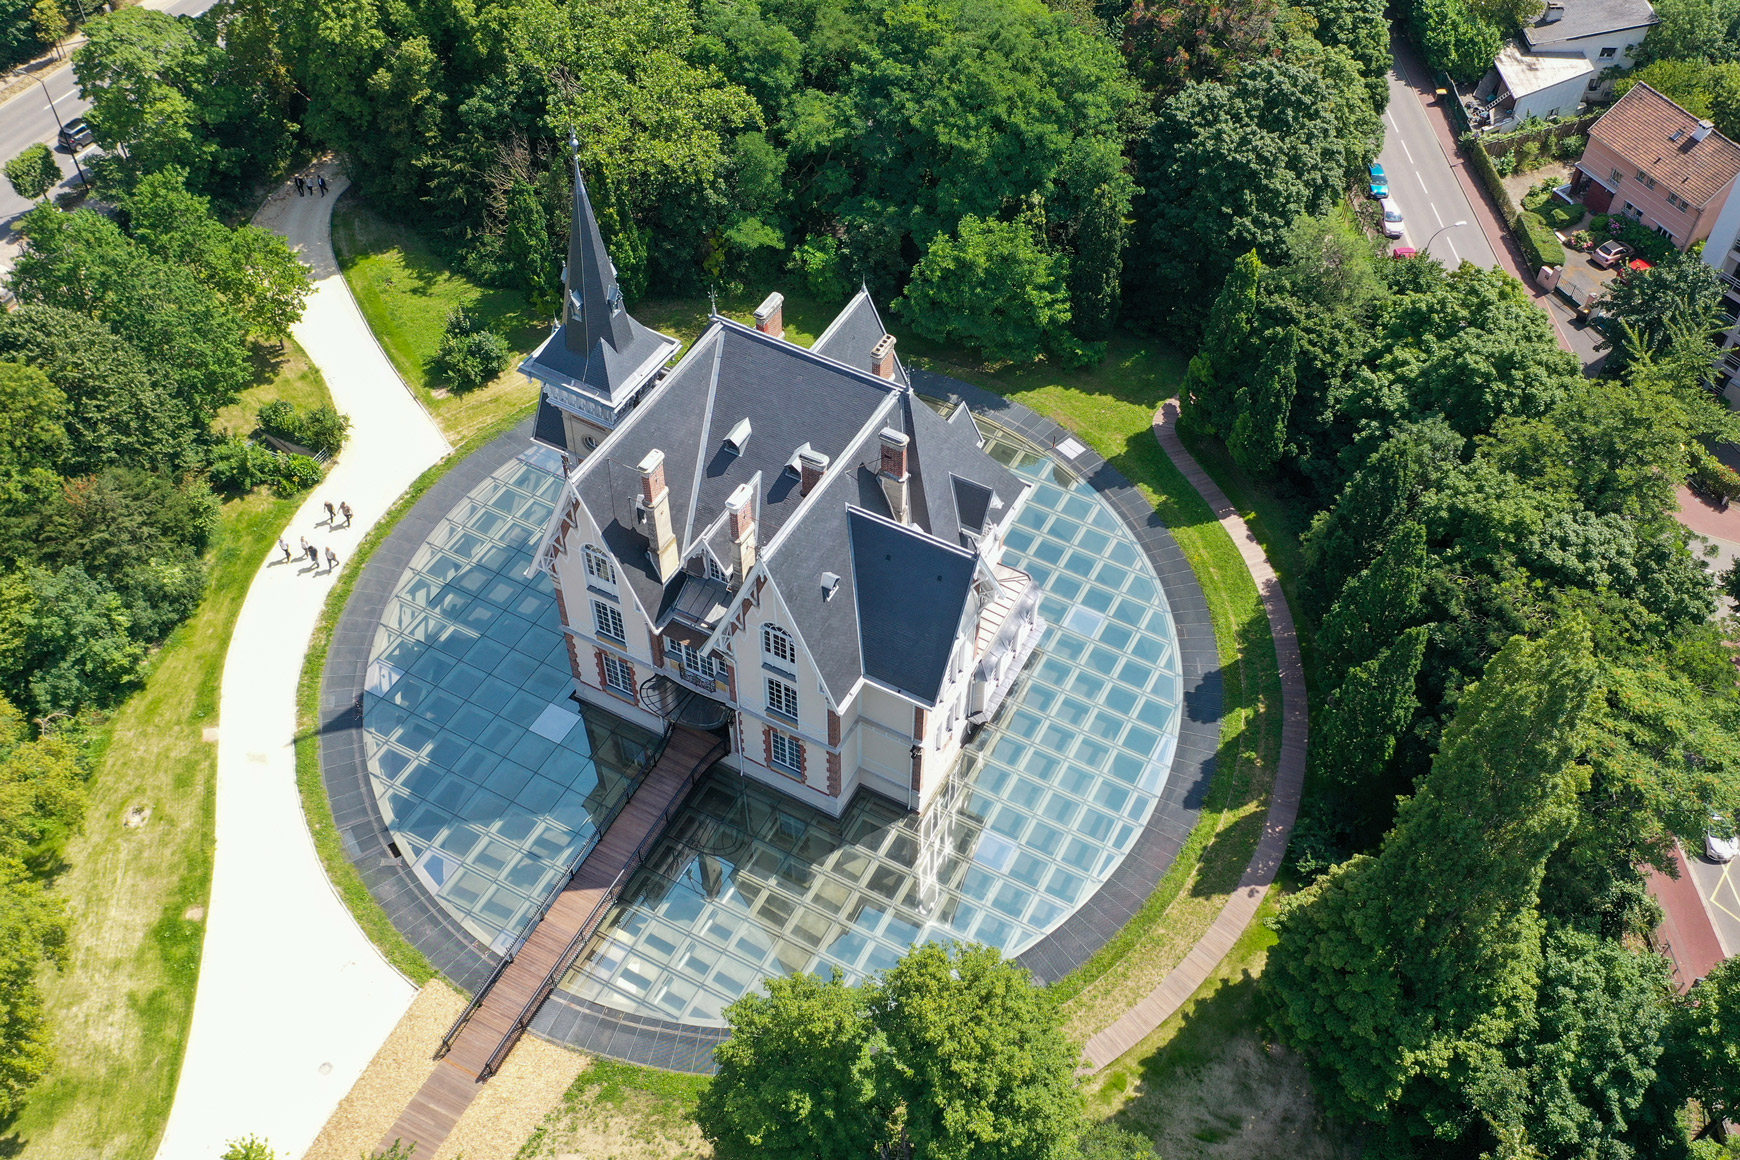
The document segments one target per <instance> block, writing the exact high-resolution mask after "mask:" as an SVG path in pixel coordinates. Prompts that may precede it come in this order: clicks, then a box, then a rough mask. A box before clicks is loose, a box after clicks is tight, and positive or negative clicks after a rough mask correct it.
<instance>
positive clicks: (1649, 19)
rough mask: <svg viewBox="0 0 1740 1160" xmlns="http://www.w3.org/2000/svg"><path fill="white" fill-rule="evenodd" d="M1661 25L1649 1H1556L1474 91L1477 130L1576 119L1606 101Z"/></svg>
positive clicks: (1495, 62) (1472, 111) (1508, 46)
mask: <svg viewBox="0 0 1740 1160" xmlns="http://www.w3.org/2000/svg"><path fill="white" fill-rule="evenodd" d="M1658 19H1659V18H1658V17H1657V16H1656V14H1655V9H1653V8H1651V7H1650V5H1649V0H1563V2H1560V0H1554V2H1552V3H1549V4H1547V5H1546V6H1545V7H1544V8H1543V9H1542V11H1541V14H1540V15H1539V16H1537V17H1536V18H1535V19H1534V20H1533V21H1531V22H1529V23H1528V24H1525V25H1524V26H1523V28H1522V36H1521V42H1520V43H1517V42H1511V43H1508V44H1506V45H1505V46H1504V48H1503V49H1501V50H1500V51H1499V54H1498V56H1497V57H1496V58H1495V59H1494V60H1493V67H1492V69H1491V71H1489V72H1488V73H1487V74H1486V76H1485V77H1484V78H1482V80H1481V82H1480V84H1479V85H1477V86H1476V88H1475V90H1474V94H1473V97H1474V100H1473V101H1472V102H1471V104H1470V114H1471V116H1472V118H1473V120H1474V122H1475V124H1476V126H1477V127H1480V128H1484V129H1488V130H1492V131H1498V132H1502V131H1505V130H1509V129H1514V128H1516V127H1517V126H1518V125H1519V124H1521V123H1522V122H1523V121H1526V120H1528V119H1529V118H1530V117H1538V118H1540V119H1541V120H1547V119H1549V118H1551V117H1569V116H1573V115H1575V114H1576V113H1577V111H1578V110H1579V109H1580V108H1581V107H1582V106H1583V103H1584V102H1585V101H1589V100H1593V99H1596V98H1599V97H1604V96H1605V95H1606V94H1607V93H1608V91H1609V90H1611V88H1612V86H1613V77H1614V75H1615V74H1616V73H1617V72H1619V71H1622V70H1624V69H1628V68H1630V67H1631V66H1632V64H1633V63H1634V60H1633V53H1634V52H1635V50H1636V48H1637V46H1638V45H1639V44H1640V43H1642V42H1643V39H1644V37H1645V36H1647V35H1648V34H1649V30H1650V27H1651V26H1653V25H1654V24H1655V23H1656V22H1657V20H1658Z"/></svg>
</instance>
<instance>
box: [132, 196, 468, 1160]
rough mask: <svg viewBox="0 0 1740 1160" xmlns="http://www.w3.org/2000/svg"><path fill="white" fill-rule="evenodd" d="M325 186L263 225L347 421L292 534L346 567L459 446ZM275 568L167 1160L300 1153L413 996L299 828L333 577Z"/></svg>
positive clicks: (226, 765)
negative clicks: (266, 1149) (389, 513)
mask: <svg viewBox="0 0 1740 1160" xmlns="http://www.w3.org/2000/svg"><path fill="white" fill-rule="evenodd" d="M326 173H327V180H328V182H329V183H330V185H331V191H330V192H329V193H328V195H327V196H326V197H325V198H320V197H302V198H298V197H297V196H296V192H295V189H294V188H293V187H285V188H284V189H280V190H279V191H278V192H276V193H274V194H273V195H272V196H271V198H269V199H268V200H267V202H266V204H265V205H264V206H263V207H261V209H260V212H259V213H258V214H257V215H256V216H255V218H254V221H255V222H256V224H259V225H262V226H265V227H267V228H268V229H271V230H273V231H275V232H276V233H279V234H282V235H284V236H285V237H286V238H288V239H289V241H290V243H291V245H292V247H293V248H295V249H296V250H298V251H299V252H300V253H301V255H302V258H303V260H304V261H305V262H308V263H309V264H310V265H311V266H312V267H313V278H314V291H313V293H312V294H310V295H309V298H308V309H307V313H306V314H304V315H303V318H302V321H301V322H300V323H299V324H297V326H296V327H295V331H294V333H295V336H296V341H297V342H299V343H301V344H302V348H303V349H304V350H306V351H307V352H308V356H309V358H311V359H312V360H313V361H314V364H315V365H316V366H318V367H319V368H320V371H321V373H322V374H324V375H325V376H326V385H327V387H328V388H329V389H330V390H331V391H332V398H333V402H334V404H335V405H336V406H337V407H338V409H339V410H340V411H342V412H344V413H345V414H348V415H349V416H350V418H351V429H350V442H349V444H348V445H347V446H346V448H345V450H344V452H343V454H342V455H341V456H340V457H339V459H338V461H337V462H336V464H335V465H334V466H333V469H332V471H331V473H330V474H329V475H328V476H327V479H326V482H325V483H324V484H323V485H322V486H321V487H320V488H318V489H317V490H316V491H315V492H314V493H313V494H312V495H310V496H309V498H308V502H307V503H305V504H303V505H302V507H301V509H300V510H298V511H297V513H296V516H295V518H294V519H293V520H292V521H291V523H290V526H289V528H288V529H287V530H286V531H285V537H286V538H287V539H288V540H289V542H290V546H291V548H292V550H294V549H295V548H296V547H297V539H298V537H300V536H307V537H308V539H309V541H310V542H311V543H314V544H316V545H317V546H319V547H321V548H322V549H324V548H326V547H327V546H328V545H330V546H331V547H332V548H333V550H334V551H336V552H337V553H338V555H339V557H340V558H341V559H348V558H349V556H350V554H351V552H352V551H354V550H355V548H356V545H357V543H358V541H360V540H361V539H362V536H363V534H364V533H365V532H366V531H367V530H368V529H369V527H370V526H371V525H372V524H373V523H374V521H375V518H376V517H377V516H378V515H379V514H380V513H381V512H383V511H385V510H386V509H387V507H388V506H389V505H390V504H391V503H392V502H393V501H394V500H395V499H397V498H398V496H399V495H400V493H402V492H403V491H404V490H405V488H406V487H408V486H409V485H410V484H411V482H412V481H413V480H415V479H416V478H417V476H418V475H420V474H421V473H422V472H423V471H424V470H425V469H426V468H428V467H429V466H430V465H431V464H433V463H435V462H436V461H438V460H439V459H440V458H441V457H442V456H444V455H445V454H447V452H448V451H449V450H451V448H449V447H448V445H447V440H446V439H444V438H443V437H442V435H441V432H440V430H439V429H438V428H437V427H436V426H435V423H434V420H433V419H431V418H430V417H429V414H428V412H426V411H425V410H424V409H423V407H422V406H421V404H420V403H419V402H418V401H417V399H416V397H415V396H414V395H413V394H412V393H411V391H410V389H409V388H408V387H406V386H405V384H404V382H403V380H401V379H400V378H399V376H398V374H397V372H395V371H394V370H393V366H392V364H391V363H390V362H388V361H387V358H386V356H385V355H384V354H383V353H382V352H381V349H380V347H379V346H378V345H377V344H376V342H375V339H374V336H373V335H372V334H371V333H370V332H369V328H368V326H367V324H366V323H365V322H364V321H363V318H362V315H361V313H360V312H358V310H357V307H356V302H355V301H354V300H353V299H352V298H351V295H350V290H349V288H348V287H347V286H346V285H345V282H344V279H343V277H342V276H341V275H340V274H339V271H338V265H337V263H336V262H335V261H334V259H333V254H332V242H331V216H332V205H333V203H334V202H335V201H337V200H338V195H339V194H340V193H341V192H343V190H344V189H345V186H346V184H347V182H346V180H345V179H344V178H343V177H341V176H337V175H336V174H335V173H334V172H333V171H332V169H331V168H330V167H329V168H327V169H326ZM324 500H331V501H332V502H333V503H334V504H335V505H336V504H337V503H338V502H339V501H341V500H343V501H347V502H349V504H350V505H351V507H352V508H353V509H354V511H355V513H356V517H355V522H354V523H353V524H352V525H351V526H349V527H344V526H342V524H341V526H340V527H338V528H336V529H334V528H329V527H327V526H326V523H325V520H326V512H325V509H324V508H323V507H322V506H321V504H322V501H324ZM281 558H282V557H281V554H280V553H278V552H276V551H274V552H272V553H271V558H270V559H268V560H267V561H263V562H262V564H261V567H260V571H259V574H258V575H257V576H255V578H254V583H253V585H252V587H250V588H249V589H248V597H247V601H246V602H245V603H244V604H243V605H242V610H241V614H240V616H239V618H238V619H237V621H236V628H235V634H234V636H232V637H231V639H230V650H229V655H228V657H227V658H226V660H225V662H224V678H223V693H222V702H221V704H220V718H219V720H220V725H219V729H218V753H217V853H216V863H215V865H214V867H213V871H212V887H211V902H210V905H209V907H208V908H207V915H208V918H207V923H208V925H207V929H206V935H205V951H204V956H203V958H202V960H201V965H200V976H199V990H198V993H197V995H196V997H195V1001H194V1008H193V1027H192V1031H191V1033H190V1035H189V1037H188V1042H187V1055H186V1057H185V1059H184V1060H183V1061H182V1066H181V1079H180V1084H179V1086H178V1087H177V1089H176V1093H175V1105H174V1107H173V1108H172V1109H171V1111H170V1116H169V1125H168V1128H167V1130H166V1131H165V1133H164V1137H163V1143H162V1144H161V1145H160V1146H159V1148H158V1151H157V1155H158V1157H159V1158H160V1160H215V1158H216V1157H217V1156H219V1155H221V1154H222V1152H223V1151H224V1148H225V1144H226V1142H227V1141H229V1140H232V1139H235V1138H237V1137H239V1136H246V1135H250V1134H252V1135H258V1136H260V1137H262V1138H263V1139H265V1140H267V1141H268V1142H269V1143H270V1144H271V1145H272V1147H273V1148H274V1149H275V1150H276V1151H277V1153H278V1155H280V1156H288V1157H296V1156H300V1155H301V1154H302V1153H303V1152H304V1151H306V1150H307V1148H308V1146H309V1144H310V1143H312V1142H313V1140H314V1137H315V1136H316V1134H318V1133H319V1131H320V1128H321V1125H322V1124H324V1123H325V1122H326V1119H327V1117H328V1116H329V1115H330V1114H331V1112H332V1110H333V1108H335V1107H336V1106H337V1105H338V1101H339V1100H340V1099H341V1098H342V1097H343V1096H344V1094H345V1092H347V1091H349V1090H350V1086H351V1084H352V1083H353V1082H354V1081H355V1080H356V1078H357V1076H358V1075H360V1074H361V1073H362V1070H363V1068H364V1067H365V1066H366V1065H367V1063H368V1061H369V1059H370V1058H371V1057H372V1056H373V1055H374V1053H375V1051H376V1049H377V1048H379V1047H380V1045H381V1043H382V1042H383V1041H384V1040H385V1039H386V1037H387V1035H388V1033H389V1032H390V1031H391V1030H392V1028H393V1025H394V1024H395V1023H397V1022H398V1020H399V1017H400V1015H402V1014H403V1013H404V1011H405V1009H406V1008H407V1007H408V1006H409V1005H410V1003H411V998H412V996H413V995H414V994H415V989H414V988H413V987H412V986H411V984H410V983H409V982H408V981H407V980H406V979H405V978H404V977H403V976H401V975H400V974H398V972H396V971H394V970H393V969H392V968H391V967H390V966H388V965H387V962H386V960H384V959H383V958H381V956H380V954H379V953H377V952H376V950H375V948H374V946H373V945H372V944H371V943H370V942H369V941H368V939H367V938H366V937H365V936H364V935H363V933H362V931H361V930H360V929H358V927H357V925H356V923H355V922H354V921H352V919H351V916H350V912H349V911H348V910H346V909H345V907H344V904H343V903H342V902H340V901H339V899H338V897H337V895H335V894H334V893H333V890H332V887H331V885H330V884H329V883H328V881H327V877H326V872H325V870H324V869H322V867H321V864H320V859H319V857H318V856H317V855H316V854H315V851H314V844H313V842H312V840H311V839H310V838H309V834H308V829H307V826H306V825H305V824H304V822H303V818H302V805H301V801H300V799H299V798H298V796H297V792H296V755H295V749H294V736H295V731H296V682H297V678H298V676H299V675H300V674H301V671H302V657H303V654H304V653H305V652H306V651H307V648H308V641H309V636H310V634H311V633H312V632H313V629H314V622H315V619H316V618H317V617H318V616H319V615H320V610H321V607H322V606H323V605H324V604H325V601H326V597H327V593H328V592H329V591H330V590H331V587H332V581H333V576H332V574H331V573H329V572H328V571H327V570H326V568H325V567H324V565H323V566H322V567H321V568H320V569H319V570H314V569H311V568H310V567H309V566H308V565H307V563H306V562H304V561H301V560H295V561H292V562H291V563H288V564H285V563H279V562H278V561H279V560H280V559H281Z"/></svg>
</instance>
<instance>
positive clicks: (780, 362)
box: [535, 183, 1044, 816]
mask: <svg viewBox="0 0 1740 1160" xmlns="http://www.w3.org/2000/svg"><path fill="white" fill-rule="evenodd" d="M577 187H578V183H577ZM582 198H583V195H582ZM582 198H577V199H576V200H577V208H576V214H577V215H578V216H579V217H581V218H585V217H587V216H589V214H590V210H589V208H588V207H586V206H585V205H584V202H583V200H582ZM578 232H579V233H580V234H581V239H582V249H583V250H585V249H591V248H595V249H596V253H595V254H589V253H584V252H583V253H580V254H578V255H576V256H574V257H571V258H570V260H569V266H570V270H574V269H581V270H593V269H596V270H601V271H602V270H606V269H608V268H609V263H608V257H607V256H606V255H605V254H604V253H603V249H602V243H601V242H599V241H597V239H596V236H595V233H594V231H593V230H592V228H591V225H590V223H589V222H587V221H581V222H580V229H579V230H578ZM597 289H598V287H596V286H594V287H589V288H588V290H587V293H589V294H590V293H593V292H596V291H597ZM602 290H603V293H604V294H605V296H606V301H615V300H617V299H612V298H611V297H610V295H611V292H612V291H613V290H614V283H613V282H611V283H607V284H606V285H604V286H603V287H602ZM584 304H585V299H584V298H583V299H582V301H581V303H580V304H578V305H577V306H576V308H575V311H576V315H578V313H579V311H580V307H582V306H584ZM783 305H784V304H783V300H782V298H781V296H780V295H778V294H773V295H770V296H769V297H768V299H767V301H766V302H764V303H763V304H762V308H761V309H760V310H758V311H757V312H756V316H755V317H756V324H755V325H754V326H747V325H744V324H741V323H738V322H735V321H732V320H731V319H728V318H724V317H722V316H719V315H717V314H715V315H714V316H713V317H712V318H710V319H709V321H708V324H707V328H706V330H705V331H704V332H703V333H702V334H701V336H700V338H698V339H697V340H696V342H695V345H694V346H693V347H691V348H690V349H689V351H688V352H687V353H686V354H685V355H684V356H683V358H682V359H681V360H680V361H679V362H678V363H677V364H676V366H675V367H673V368H672V369H671V370H670V372H669V373H668V374H665V375H664V376H663V377H662V378H660V379H659V380H658V381H657V382H656V384H655V385H652V386H651V387H650V389H647V388H646V387H644V386H640V387H623V386H622V385H621V384H619V383H618V382H617V381H616V380H615V379H613V378H611V377H610V376H611V375H614V374H619V373H620V374H624V375H630V374H642V373H643V371H642V368H644V366H645V364H646V361H647V360H650V359H651V358H652V357H653V351H652V347H651V346H650V344H649V345H648V346H647V350H648V352H649V353H648V355H647V356H646V359H645V360H640V361H638V362H637V360H635V359H633V358H629V359H620V360H614V361H613V360H609V359H608V358H607V360H606V365H605V370H604V372H603V374H604V377H603V378H602V379H601V380H599V381H596V382H593V381H590V380H588V385H589V386H591V387H593V390H594V392H595V393H594V395H593V396H592V397H596V398H605V397H608V398H613V399H614V398H619V397H624V395H625V394H632V393H635V392H641V391H644V397H643V398H641V400H640V402H639V403H638V405H637V406H634V407H633V408H632V409H629V410H625V411H623V412H621V413H619V414H618V415H617V416H616V417H615V422H614V427H613V429H612V430H611V431H610V433H609V434H608V435H607V436H606V437H605V438H603V439H602V440H600V442H599V445H598V446H597V448H596V449H595V450H593V451H592V453H591V454H590V455H589V456H588V457H587V458H586V459H585V460H584V461H582V462H581V463H580V464H579V465H578V466H577V467H575V468H574V469H572V470H571V472H570V474H569V476H568V480H567V484H566V487H565V490H564V492H563V495H562V498H561V500H560V501H559V503H558V504H557V507H556V509H555V512H554V513H553V515H552V516H551V519H550V523H549V526H548V528H547V529H546V532H545V535H544V539H543V542H542V544H541V545H540V547H539V550H538V553H537V557H536V561H537V563H536V565H535V566H536V567H539V568H542V569H544V570H545V571H547V572H548V573H549V574H550V575H551V576H552V577H553V579H554V581H555V586H556V595H557V603H558V607H559V609H560V610H561V617H562V622H563V628H564V630H565V633H566V639H567V642H568V653H569V659H570V661H571V663H572V666H573V671H574V679H575V690H576V695H577V696H578V697H579V698H581V699H582V700H585V701H588V702H590V703H592V704H595V705H600V706H603V707H604V708H606V709H608V710H610V711H612V712H614V713H616V714H618V715H620V716H623V717H626V718H629V719H631V720H636V721H639V722H641V723H643V724H647V725H650V726H654V727H658V726H662V725H663V724H664V722H665V721H666V720H673V719H674V720H684V721H693V722H696V723H700V724H705V725H713V724H719V725H722V726H724V727H725V728H728V729H729V731H730V736H731V741H732V746H731V749H732V752H731V754H730V756H729V757H728V758H727V759H726V760H727V761H728V762H729V763H730V764H732V765H734V766H735V767H736V768H737V769H739V770H740V771H741V772H742V773H743V774H744V775H745V776H749V777H753V778H756V779H757V780H760V781H762V782H764V783H766V784H768V785H771V786H774V787H776V788H778V789H780V790H782V791H783V792H785V793H787V794H790V795H791V796H793V797H794V798H797V799H799V800H802V801H804V802H807V803H808V804H810V805H812V806H814V807H816V808H818V809H821V810H824V811H826V812H827V813H829V814H831V815H835V816H838V815H839V814H840V813H841V812H842V811H843V810H844V809H845V807H846V805H847V803H848V801H849V800H850V799H851V797H852V795H853V794H854V793H855V792H856V791H858V790H859V789H869V790H872V791H875V792H877V793H880V794H882V795H884V796H886V797H888V798H891V799H893V800H894V801H897V802H899V803H901V804H902V805H904V806H906V807H908V808H910V809H914V810H917V809H922V808H923V807H924V806H925V805H926V804H927V803H928V802H929V801H931V799H932V798H933V797H934V796H935V795H936V792H937V790H938V789H939V788H940V787H941V786H942V785H943V783H944V782H945V780H946V778H947V775H948V773H949V771H950V770H951V769H952V767H953V766H954V764H955V761H956V759H957V757H958V756H959V754H960V750H961V746H962V743H963V742H964V740H965V738H966V736H967V734H968V732H969V731H970V729H971V728H972V727H973V725H975V724H976V723H979V722H983V721H985V720H987V719H988V718H989V717H990V716H991V715H992V714H994V713H995V712H996V710H997V707H998V704H999V703H1000V702H1001V700H1002V698H1003V697H1004V695H1005V694H1006V693H1007V692H1008V690H1009V688H1010V687H1011V685H1012V684H1013V683H1014V680H1015V678H1016V676H1017V675H1018V674H1019V672H1020V670H1021V668H1022V665H1023V664H1024V663H1025V661H1026V658H1027V657H1028V655H1029V654H1030V653H1031V652H1032V650H1033V648H1034V647H1035V645H1036V644H1037V643H1038V640H1039V637H1040V635H1041V633H1042V632H1043V630H1044V621H1043V620H1041V619H1040V616H1039V611H1038V603H1039V590H1038V586H1037V585H1036V584H1035V583H1034V582H1033V579H1032V578H1031V577H1030V576H1029V575H1027V574H1026V573H1024V572H1021V571H1018V570H1016V569H1014V568H1010V567H1008V566H1006V565H1004V564H1003V563H1002V562H1001V556H1002V553H1003V540H1004V535H1005V533H1006V532H1007V531H1008V529H1009V528H1010V526H1011V525H1012V523H1013V521H1014V520H1015V517H1016V515H1017V513H1018V512H1019V511H1020V510H1021V507H1022V504H1023V503H1024V501H1025V500H1026V497H1027V494H1028V490H1029V487H1030V485H1029V484H1027V483H1026V482H1025V481H1024V480H1023V479H1022V478H1021V477H1019V476H1017V475H1016V474H1014V473H1013V472H1011V471H1010V470H1008V469H1007V468H1005V467H1004V466H1003V465H1002V464H1000V463H998V462H996V461H995V460H994V459H992V458H991V457H990V456H989V455H987V454H986V453H985V451H984V450H983V449H982V440H981V438H980V436H979V433H978V429H977V427H976V426H975V425H974V422H973V418H972V416H971V415H970V414H969V413H968V411H967V409H966V408H965V407H959V408H956V409H955V410H953V411H952V413H950V414H949V415H947V416H946V417H945V416H944V415H943V414H942V413H941V412H939V411H938V410H936V409H934V408H933V407H932V406H931V405H929V404H928V403H926V402H925V401H923V400H921V399H919V398H918V397H917V396H916V395H915V394H914V393H913V391H912V388H911V386H910V383H909V381H908V379H907V375H906V371H905V369H904V368H903V367H902V365H901V363H900V361H899V359H898V358H897V357H896V356H895V352H894V345H895V343H894V338H893V337H892V336H891V335H889V334H888V333H887V332H886V330H885V328H884V327H883V324H882V320H881V318H880V316H879V315H878V313H877V310H876V307H875V305H874V303H873V302H872V301H871V299H870V295H869V293H868V291H861V292H860V293H859V294H858V295H857V296H856V297H854V298H853V299H852V301H851V302H849V303H848V304H847V305H846V307H845V309H843V310H842V311H841V312H840V314H839V316H838V317H837V318H835V319H834V321H833V322H832V323H831V324H830V325H829V326H828V328H827V329H826V330H825V331H824V332H823V333H822V335H821V337H820V338H818V339H817V340H816V343H815V345H814V346H813V347H811V348H805V347H802V346H798V345H797V344H795V343H792V342H789V341H787V340H786V339H785V337H784V329H783V312H784V311H783ZM569 325H572V319H570V322H569ZM630 333H631V334H632V333H633V332H632V331H630ZM565 389H566V388H565ZM549 390H550V385H549V383H548V382H546V401H547V399H548V394H549ZM565 414H566V412H564V415H565ZM551 433H552V434H554V433H556V432H555V430H554V429H553V428H552V432H551Z"/></svg>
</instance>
